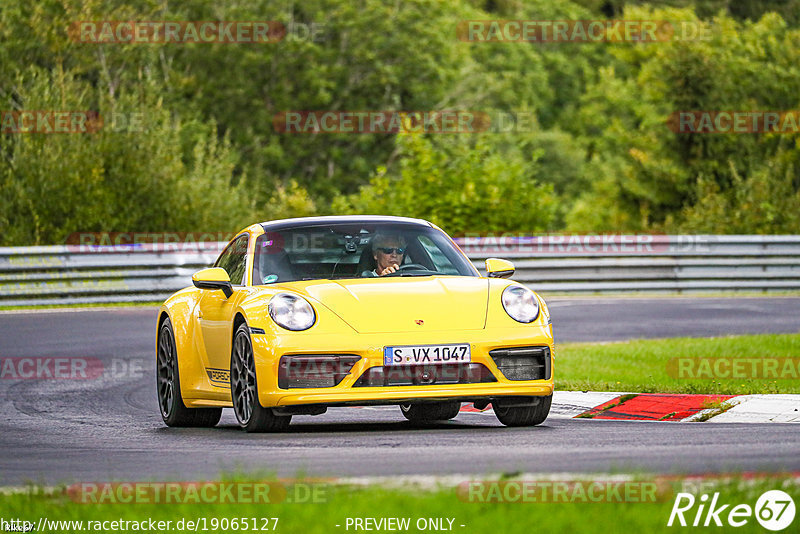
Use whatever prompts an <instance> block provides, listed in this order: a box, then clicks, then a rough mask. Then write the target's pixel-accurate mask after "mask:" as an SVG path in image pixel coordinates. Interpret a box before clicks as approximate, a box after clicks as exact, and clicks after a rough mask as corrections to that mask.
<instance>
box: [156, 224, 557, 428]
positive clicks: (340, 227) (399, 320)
mask: <svg viewBox="0 0 800 534" xmlns="http://www.w3.org/2000/svg"><path fill="white" fill-rule="evenodd" d="M486 271H487V275H488V277H487V278H484V277H481V276H480V274H479V273H478V271H477V269H476V268H475V267H474V266H473V265H472V263H471V262H470V260H469V259H468V258H467V257H466V256H465V255H464V253H463V252H461V250H460V249H459V248H458V246H457V245H456V244H455V242H453V240H452V239H450V237H448V236H447V234H445V233H444V232H443V231H442V230H440V229H439V228H438V227H436V226H435V225H433V224H431V223H429V222H427V221H423V220H420V219H408V218H403V217H378V216H350V217H312V218H302V219H289V220H281V221H272V222H267V223H263V224H254V225H252V226H250V227H249V228H246V229H245V230H242V231H241V232H239V234H238V235H237V236H236V237H235V238H234V239H233V240H232V241H231V242H230V243H229V244H228V245H227V246H226V247H225V249H224V250H223V251H222V253H221V254H220V256H219V258H218V259H217V261H216V263H215V264H214V266H213V267H212V268H209V269H203V270H201V271H198V272H197V273H195V274H194V276H192V282H193V284H194V287H189V288H186V289H182V290H180V291H178V292H177V293H175V294H174V295H172V296H171V297H170V298H168V299H167V300H166V302H164V304H163V305H162V306H161V309H160V311H159V314H158V326H157V336H156V357H157V362H156V366H157V375H158V376H157V386H158V401H159V406H160V408H161V416H162V417H163V419H164V422H165V423H166V424H167V425H169V426H214V425H216V424H217V422H219V419H220V415H221V413H222V408H230V407H232V408H233V409H234V412H235V414H236V418H237V420H238V421H239V424H240V425H241V427H242V428H243V429H244V430H246V431H248V432H264V431H278V430H284V429H286V428H287V427H288V426H289V422H290V420H291V418H292V415H299V414H302V415H318V414H322V413H325V411H326V410H327V408H328V407H329V406H363V405H375V404H396V405H399V406H400V409H401V411H402V413H403V415H404V416H405V417H406V418H407V419H408V420H410V421H411V422H412V423H418V424H422V423H428V422H432V421H443V420H447V419H452V418H454V417H455V416H456V415H458V412H459V409H460V407H461V403H462V402H472V403H474V405H475V407H476V408H478V409H484V408H486V407H487V406H488V405H489V403H491V404H492V407H493V409H494V412H495V414H496V415H497V418H498V419H499V420H500V422H501V423H503V424H505V425H510V426H527V425H537V424H539V423H541V422H542V421H544V420H545V418H546V417H547V415H548V413H549V411H550V402H551V399H552V396H553V330H552V325H551V322H550V314H549V312H548V310H547V306H546V305H545V302H544V300H543V299H542V298H541V297H540V296H539V295H537V294H536V293H534V292H533V291H531V290H530V289H528V288H526V287H524V286H523V285H521V284H518V283H516V282H512V281H509V280H504V278H508V277H509V276H511V275H512V274H513V273H514V266H513V265H512V264H511V263H510V262H508V261H505V260H500V259H495V258H490V259H488V260H486Z"/></svg>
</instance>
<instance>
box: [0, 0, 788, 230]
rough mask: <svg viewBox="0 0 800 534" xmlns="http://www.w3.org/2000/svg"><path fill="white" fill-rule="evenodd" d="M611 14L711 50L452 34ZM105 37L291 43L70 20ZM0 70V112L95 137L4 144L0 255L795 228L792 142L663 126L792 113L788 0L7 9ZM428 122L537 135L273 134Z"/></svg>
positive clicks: (64, 0)
mask: <svg viewBox="0 0 800 534" xmlns="http://www.w3.org/2000/svg"><path fill="white" fill-rule="evenodd" d="M607 18H624V19H630V20H668V21H671V22H673V23H676V24H677V23H678V22H679V21H691V22H693V23H695V24H696V25H697V26H702V27H703V28H705V29H706V30H707V35H708V38H707V39H695V40H670V41H667V42H657V43H630V42H627V43H546V44H543V43H510V42H496V43H476V42H464V41H461V40H459V38H458V36H457V33H456V28H457V26H458V23H459V21H465V20H483V19H535V20H565V19H607ZM102 20H118V21H125V20H142V21H147V20H176V21H181V20H184V21H185V20H189V21H207V20H229V21H236V20H239V21H242V20H276V21H281V22H282V23H284V25H285V26H286V28H287V30H288V34H287V35H286V36H285V37H284V38H283V39H282V40H281V41H279V42H276V43H247V44H241V43H239V44H230V43H190V44H175V43H169V44H130V43H128V44H110V43H107V44H95V43H84V42H77V41H76V40H74V39H72V38H70V35H69V33H68V28H69V27H70V24H71V23H73V22H75V21H102ZM312 30H313V31H312ZM0 66H2V69H0V110H3V111H6V112H8V111H18V110H95V111H98V112H99V113H100V114H101V115H102V116H103V117H104V119H105V122H104V127H103V128H102V129H100V130H99V131H97V132H96V133H87V134H42V133H3V134H0V184H1V185H0V187H2V192H1V193H0V245H29V244H49V243H59V242H63V241H64V239H65V237H66V236H67V235H68V234H70V233H71V232H77V231H151V232H152V231H189V230H195V231H197V230H204V231H205V230H207V231H232V230H235V229H237V228H239V227H242V226H244V225H246V224H248V223H250V222H253V221H255V220H268V219H273V218H282V217H289V216H302V215H312V214H331V213H387V214H395V215H410V216H418V217H425V218H429V219H431V220H432V221H434V222H436V223H437V224H439V225H441V226H442V227H443V228H444V229H445V230H447V231H449V232H451V233H455V234H458V233H463V232H480V231H483V232H487V231H495V232H498V231H521V232H527V233H534V232H544V231H571V232H676V233H677V232H704V233H705V232H709V233H800V215H799V214H800V136H798V135H797V134H776V133H749V134H686V133H675V132H673V131H671V130H670V129H669V128H668V127H667V119H668V117H669V116H670V114H671V113H673V112H675V111H679V110H778V111H780V110H796V109H800V102H799V101H798V100H799V99H800V0H780V1H779V0H771V1H755V0H696V1H692V0H671V1H664V2H644V1H633V0H572V1H569V0H526V1H524V2H523V1H518V0H459V1H456V0H453V1H451V2H442V1H439V0H400V1H397V2H384V1H382V0H357V1H351V0H305V1H303V2H286V3H279V2H274V1H272V0H233V1H229V2H208V1H205V0H189V1H186V2H169V3H168V2H166V1H164V0H129V1H125V2H123V1H116V0H114V1H101V0H38V1H36V2H30V1H28V0H3V2H2V4H0ZM442 109H451V110H478V111H483V112H486V113H489V114H492V113H498V112H505V113H526V114H529V115H531V116H533V118H534V120H533V121H531V122H530V123H529V124H528V125H527V127H525V128H517V129H515V130H512V131H510V132H505V133H497V132H482V133H469V134H425V135H420V134H413V133H412V134H407V133H400V134H395V133H380V134H372V133H358V134H353V133H319V134H298V133H281V132H279V131H276V128H275V126H274V124H273V119H274V118H275V116H276V114H280V113H282V112H285V111H290V110H442ZM112 117H117V118H118V120H116V121H112V120H111V118H112ZM133 118H138V119H137V121H138V122H136V123H135V125H134V124H132V119H133Z"/></svg>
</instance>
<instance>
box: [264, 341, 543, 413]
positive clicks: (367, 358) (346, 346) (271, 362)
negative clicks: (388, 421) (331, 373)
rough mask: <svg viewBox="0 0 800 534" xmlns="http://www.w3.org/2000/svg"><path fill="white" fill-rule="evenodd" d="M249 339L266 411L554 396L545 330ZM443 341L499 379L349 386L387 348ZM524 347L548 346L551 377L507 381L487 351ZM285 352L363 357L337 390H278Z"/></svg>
mask: <svg viewBox="0 0 800 534" xmlns="http://www.w3.org/2000/svg"><path fill="white" fill-rule="evenodd" d="M252 341H253V356H254V358H255V364H256V377H257V380H258V395H259V402H260V403H261V405H262V406H264V407H277V406H298V405H308V404H320V405H326V406H335V405H364V404H398V403H401V402H405V401H414V400H417V401H419V400H430V401H432V400H446V399H450V400H462V401H474V400H478V399H490V398H494V397H503V396H546V395H551V394H552V393H553V374H554V362H553V337H552V329H551V328H550V327H549V326H546V327H543V326H524V327H523V326H520V327H517V328H508V329H491V330H461V331H447V332H425V333H417V332H414V333H387V334H354V335H332V334H326V335H308V334H306V335H303V333H302V332H301V333H286V334H285V335H281V336H272V335H260V334H253V335H252ZM443 343H469V344H470V348H471V355H472V363H479V364H482V365H484V366H486V368H488V369H489V371H490V372H491V373H492V375H494V377H495V379H496V380H497V381H496V382H489V383H473V384H441V385H437V384H433V385H413V386H377V387H363V386H362V387H353V386H354V385H355V383H356V381H357V380H358V379H359V378H360V377H361V376H362V374H363V373H364V372H365V371H366V370H367V369H369V368H371V367H380V366H383V348H384V347H385V346H390V345H429V344H443ZM526 346H547V347H549V349H550V358H551V360H550V376H549V378H547V379H542V380H525V381H519V380H508V379H507V378H505V377H504V376H503V374H502V373H501V372H500V371H499V370H498V368H497V365H495V363H494V360H493V359H492V357H491V356H490V355H489V351H491V350H494V349H498V348H509V347H526ZM286 354H291V355H305V354H308V355H313V354H354V355H357V356H360V357H361V359H360V360H359V361H358V362H357V363H356V364H355V365H354V366H353V368H352V369H351V370H350V373H349V374H348V375H347V376H346V377H345V378H344V379H343V380H342V381H341V382H340V383H339V384H338V385H336V386H333V387H326V388H302V389H280V388H279V387H278V363H279V361H280V358H281V356H283V355H286Z"/></svg>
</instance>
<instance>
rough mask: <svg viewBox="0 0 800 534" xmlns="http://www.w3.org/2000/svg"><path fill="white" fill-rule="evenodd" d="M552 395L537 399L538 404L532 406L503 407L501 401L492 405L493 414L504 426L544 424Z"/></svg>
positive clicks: (548, 412)
mask: <svg viewBox="0 0 800 534" xmlns="http://www.w3.org/2000/svg"><path fill="white" fill-rule="evenodd" d="M552 402H553V395H548V396H546V397H539V404H536V405H534V406H513V407H512V406H510V407H505V408H504V407H503V403H502V400H498V401H496V402H493V403H492V407H493V408H494V414H495V415H496V416H497V418H498V419H499V420H500V422H501V423H503V424H504V425H506V426H536V425H540V424H542V423H544V420H545V419H547V416H548V414H550V405H551V404H552Z"/></svg>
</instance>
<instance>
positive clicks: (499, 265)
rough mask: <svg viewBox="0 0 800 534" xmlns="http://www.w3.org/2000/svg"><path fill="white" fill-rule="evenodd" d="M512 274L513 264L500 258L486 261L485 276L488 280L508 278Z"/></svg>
mask: <svg viewBox="0 0 800 534" xmlns="http://www.w3.org/2000/svg"><path fill="white" fill-rule="evenodd" d="M512 274H514V264H513V263H511V262H510V261H508V260H501V259H500V258H488V259H487V260H486V275H487V276H488V277H489V278H508V277H509V276H511V275H512Z"/></svg>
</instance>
